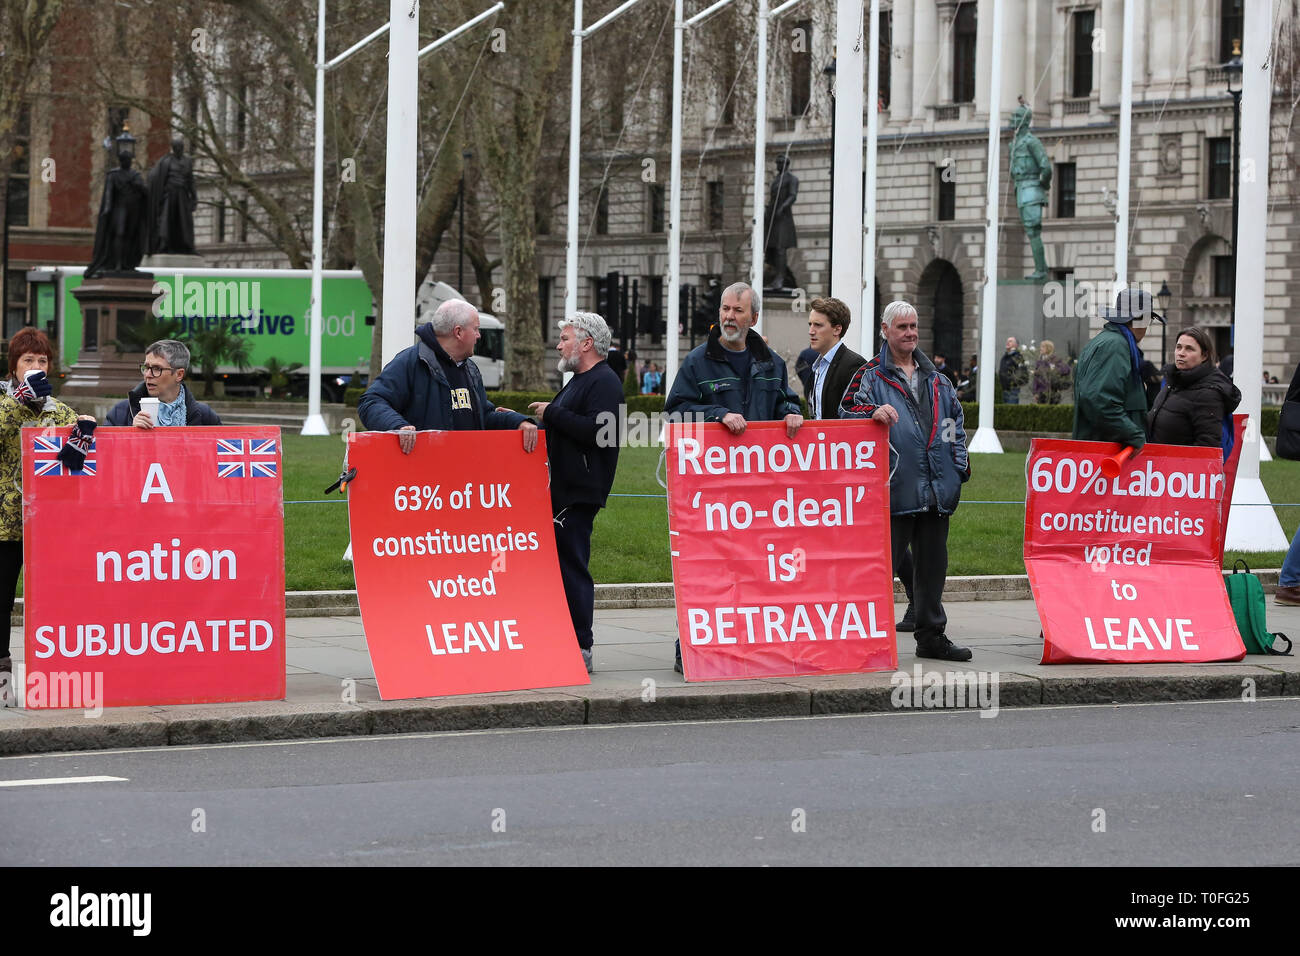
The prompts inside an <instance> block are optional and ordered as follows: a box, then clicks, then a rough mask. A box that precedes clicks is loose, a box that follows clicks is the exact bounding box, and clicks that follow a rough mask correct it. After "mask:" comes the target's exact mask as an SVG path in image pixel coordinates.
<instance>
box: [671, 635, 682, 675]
mask: <svg viewBox="0 0 1300 956" xmlns="http://www.w3.org/2000/svg"><path fill="white" fill-rule="evenodd" d="M673 670H675V671H676V672H677V673H679V674H682V676H685V672H684V671H683V670H682V642H681V641H678V642H677V643H676V644H674V645H673Z"/></svg>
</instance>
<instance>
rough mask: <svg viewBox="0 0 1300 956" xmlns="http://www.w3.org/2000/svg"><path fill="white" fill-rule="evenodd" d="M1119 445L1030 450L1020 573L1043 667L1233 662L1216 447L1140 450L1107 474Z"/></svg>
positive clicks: (1241, 650)
mask: <svg viewBox="0 0 1300 956" xmlns="http://www.w3.org/2000/svg"><path fill="white" fill-rule="evenodd" d="M1119 450H1120V446H1119V445H1115V444H1106V443H1102V442H1081V441H1062V440H1055V439H1041V438H1036V439H1034V441H1033V442H1032V443H1031V445H1030V451H1029V458H1028V460H1027V461H1026V469H1027V476H1028V486H1029V492H1028V495H1027V499H1026V504H1025V568H1026V569H1027V570H1028V572H1029V585H1030V587H1031V588H1032V589H1033V592H1034V600H1035V601H1036V602H1037V605H1038V617H1039V620H1040V621H1041V622H1042V625H1043V663H1044V664H1063V663H1072V662H1084V661H1090V662H1098V663H1120V662H1123V663H1150V662H1157V661H1183V662H1196V661H1236V660H1240V659H1241V658H1242V657H1244V656H1245V653H1246V649H1245V647H1244V646H1243V645H1242V643H1241V635H1240V634H1239V633H1238V632H1237V625H1236V621H1235V620H1234V618H1233V615H1232V607H1231V605H1230V604H1229V603H1228V595H1227V590H1226V588H1225V587H1224V584H1223V574H1222V570H1221V563H1220V558H1219V547H1220V530H1219V529H1220V524H1221V522H1222V513H1223V511H1224V510H1225V509H1226V505H1225V503H1224V487H1225V478H1224V473H1223V455H1222V453H1221V451H1220V450H1219V449H1218V448H1192V447H1185V446H1181V445H1147V446H1146V447H1145V448H1143V450H1142V453H1141V454H1140V455H1138V456H1137V457H1136V458H1132V459H1130V460H1128V461H1127V462H1125V463H1124V465H1123V466H1122V468H1121V470H1120V473H1119V475H1118V476H1117V477H1114V478H1107V477H1105V476H1104V475H1103V474H1102V470H1101V468H1102V464H1103V460H1104V459H1106V458H1107V457H1109V456H1111V455H1112V454H1115V453H1116V452H1118V451H1119Z"/></svg>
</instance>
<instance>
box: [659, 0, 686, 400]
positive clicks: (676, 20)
mask: <svg viewBox="0 0 1300 956" xmlns="http://www.w3.org/2000/svg"><path fill="white" fill-rule="evenodd" d="M682 8H683V0H674V9H673V133H672V170H671V172H669V174H668V175H670V176H671V177H672V182H671V183H670V184H669V190H668V192H669V196H670V199H669V204H668V216H669V224H668V328H667V330H666V331H667V332H668V357H667V358H666V359H665V360H664V365H665V366H666V367H665V368H664V394H665V395H666V394H668V392H669V390H670V389H672V387H673V379H674V378H676V377H677V357H678V352H679V351H680V344H681V343H680V340H679V337H678V329H677V322H678V316H679V315H680V314H681V294H680V292H679V287H680V286H681V282H682V264H681V248H682V39H683V35H684V34H685V32H686V27H685V25H684V23H683V17H682V12H683V10H682Z"/></svg>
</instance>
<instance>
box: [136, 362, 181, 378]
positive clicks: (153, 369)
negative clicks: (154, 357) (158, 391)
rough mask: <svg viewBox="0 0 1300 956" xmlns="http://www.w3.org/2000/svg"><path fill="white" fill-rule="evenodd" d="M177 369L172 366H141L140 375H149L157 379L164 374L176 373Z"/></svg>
mask: <svg viewBox="0 0 1300 956" xmlns="http://www.w3.org/2000/svg"><path fill="white" fill-rule="evenodd" d="M174 371H176V369H174V368H172V367H171V366H170V365H141V366H140V374H141V375H148V376H149V377H151V378H157V377H158V376H159V375H161V374H162V373H163V372H174Z"/></svg>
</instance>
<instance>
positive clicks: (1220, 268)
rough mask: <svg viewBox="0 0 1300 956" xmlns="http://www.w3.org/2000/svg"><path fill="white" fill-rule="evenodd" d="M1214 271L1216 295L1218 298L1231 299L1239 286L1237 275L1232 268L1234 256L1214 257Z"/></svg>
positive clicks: (1212, 261) (1212, 260)
mask: <svg viewBox="0 0 1300 956" xmlns="http://www.w3.org/2000/svg"><path fill="white" fill-rule="evenodd" d="M1211 267H1212V271H1213V281H1214V295H1215V296H1216V297H1217V298H1223V299H1230V298H1232V294H1233V291H1234V289H1235V287H1236V285H1237V273H1236V270H1234V269H1233V268H1232V256H1214V257H1212V259H1211Z"/></svg>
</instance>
